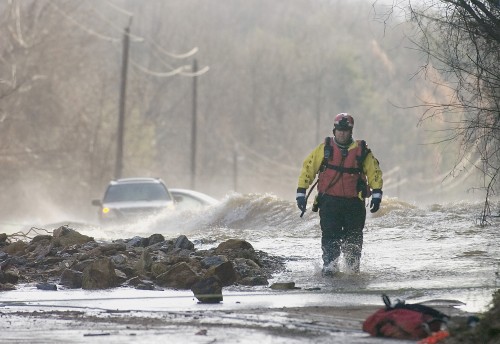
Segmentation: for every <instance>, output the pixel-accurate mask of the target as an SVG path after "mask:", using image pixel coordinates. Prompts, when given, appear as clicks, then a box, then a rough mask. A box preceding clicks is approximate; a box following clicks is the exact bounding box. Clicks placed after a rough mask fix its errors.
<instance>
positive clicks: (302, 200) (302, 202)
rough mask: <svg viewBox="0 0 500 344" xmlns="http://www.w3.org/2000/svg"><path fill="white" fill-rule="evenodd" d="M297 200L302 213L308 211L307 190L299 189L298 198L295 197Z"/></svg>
mask: <svg viewBox="0 0 500 344" xmlns="http://www.w3.org/2000/svg"><path fill="white" fill-rule="evenodd" d="M295 199H296V200H297V207H299V209H300V210H302V212H305V211H306V206H307V203H306V190H305V189H303V188H298V189H297V196H296V197H295Z"/></svg>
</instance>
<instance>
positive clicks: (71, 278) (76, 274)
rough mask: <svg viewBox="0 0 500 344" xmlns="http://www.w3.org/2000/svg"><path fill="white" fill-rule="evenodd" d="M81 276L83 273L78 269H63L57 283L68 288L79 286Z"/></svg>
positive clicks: (80, 285)
mask: <svg viewBox="0 0 500 344" xmlns="http://www.w3.org/2000/svg"><path fill="white" fill-rule="evenodd" d="M82 276H83V273H81V272H80V271H76V270H71V269H65V270H64V271H63V272H62V274H61V278H60V279H59V284H61V285H63V286H65V287H67V288H70V289H75V288H81V287H82Z"/></svg>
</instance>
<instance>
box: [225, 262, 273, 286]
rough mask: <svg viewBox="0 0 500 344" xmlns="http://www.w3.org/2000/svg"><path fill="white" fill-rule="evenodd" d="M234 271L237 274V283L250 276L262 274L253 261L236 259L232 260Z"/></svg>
mask: <svg viewBox="0 0 500 344" xmlns="http://www.w3.org/2000/svg"><path fill="white" fill-rule="evenodd" d="M233 264H234V269H235V270H236V273H237V274H238V282H239V280H240V279H242V278H245V277H251V276H263V275H265V274H264V272H263V271H262V270H261V268H260V266H258V265H257V263H255V262H254V261H253V260H251V259H246V258H236V259H234V260H233Z"/></svg>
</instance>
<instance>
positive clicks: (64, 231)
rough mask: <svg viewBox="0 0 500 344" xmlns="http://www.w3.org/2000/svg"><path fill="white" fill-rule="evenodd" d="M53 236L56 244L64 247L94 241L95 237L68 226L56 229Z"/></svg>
mask: <svg viewBox="0 0 500 344" xmlns="http://www.w3.org/2000/svg"><path fill="white" fill-rule="evenodd" d="M52 236H53V237H54V245H55V246H62V247H66V246H71V245H77V244H84V243H87V242H89V241H94V238H91V237H89V236H86V235H83V234H80V233H78V232H77V231H75V230H73V229H71V228H69V227H67V226H61V227H59V228H57V229H55V230H54V232H53V233H52Z"/></svg>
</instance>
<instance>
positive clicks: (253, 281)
mask: <svg viewBox="0 0 500 344" xmlns="http://www.w3.org/2000/svg"><path fill="white" fill-rule="evenodd" d="M238 283H239V284H241V285H247V286H256V285H268V284H269V282H268V280H267V278H266V277H264V276H251V277H245V278H242V279H240V280H238Z"/></svg>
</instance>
